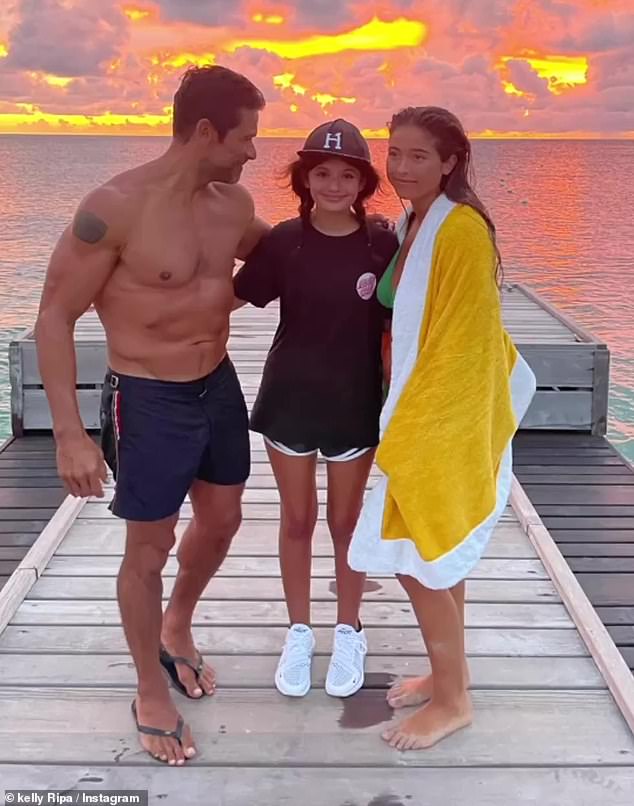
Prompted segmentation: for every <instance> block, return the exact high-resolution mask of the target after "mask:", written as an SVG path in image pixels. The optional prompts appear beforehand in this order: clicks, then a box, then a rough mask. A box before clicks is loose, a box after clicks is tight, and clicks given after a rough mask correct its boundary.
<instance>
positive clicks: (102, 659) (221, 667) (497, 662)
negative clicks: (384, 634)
mask: <svg viewBox="0 0 634 806" xmlns="http://www.w3.org/2000/svg"><path fill="white" fill-rule="evenodd" d="M206 658H207V660H208V662H209V663H211V664H212V665H213V667H214V669H215V671H216V676H217V680H218V685H219V686H220V687H221V688H270V687H271V686H272V685H273V679H274V676H275V669H276V666H277V662H278V655H218V654H213V655H208V656H206ZM39 660H40V659H39V658H37V657H36V658H34V656H33V655H25V654H10V653H7V654H3V653H0V691H1V689H2V687H4V686H74V687H79V686H89V687H97V688H99V687H110V686H114V687H125V686H129V687H132V686H135V685H136V672H135V670H134V664H133V663H132V659H131V658H130V656H129V655H127V654H120V655H112V654H103V655H87V654H83V655H82V656H81V657H80V658H78V657H77V655H75V654H73V655H64V654H61V653H59V652H58V653H57V654H50V655H46V657H45V658H42V660H45V662H44V663H41V662H39ZM329 663H330V657H329V656H328V655H327V654H324V655H318V656H316V657H315V659H314V661H313V667H312V681H313V688H323V687H324V683H325V680H326V673H327V670H328V665H329ZM429 668H430V667H429V661H428V659H427V658H421V657H418V656H414V657H408V656H400V657H392V656H390V655H370V656H369V657H368V658H367V662H366V680H365V688H370V689H386V688H387V687H389V686H390V685H391V683H392V682H394V681H395V680H397V679H399V678H400V677H404V676H409V675H417V674H426V673H427V672H428V670H429ZM469 672H470V675H471V687H472V689H481V688H484V689H494V688H511V689H513V688H515V689H540V690H547V689H576V690H581V689H586V688H589V689H605V688H606V686H605V681H604V680H603V678H602V677H601V675H600V673H599V671H598V669H597V667H596V666H595V664H594V662H593V661H592V660H591V658H587V657H585V658H539V657H536V658H532V657H509V658H505V657H486V656H482V657H477V656H476V657H471V658H470V659H469Z"/></svg>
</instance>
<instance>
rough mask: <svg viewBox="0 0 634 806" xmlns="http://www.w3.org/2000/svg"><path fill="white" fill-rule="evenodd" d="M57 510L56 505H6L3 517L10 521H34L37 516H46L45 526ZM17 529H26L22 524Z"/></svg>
mask: <svg viewBox="0 0 634 806" xmlns="http://www.w3.org/2000/svg"><path fill="white" fill-rule="evenodd" d="M56 511H57V508H56V507H46V508H45V507H29V508H28V509H26V508H17V509H16V508H15V507H10V508H9V507H5V508H4V509H3V510H2V515H3V517H5V518H7V519H8V520H9V521H13V522H15V521H27V522H28V521H32V520H34V519H35V518H45V519H46V520H44V522H43V523H44V526H46V524H47V523H48V522H49V520H50V519H51V518H52V517H53V515H54V514H55V512H56ZM16 531H24V530H23V529H22V527H21V526H20V527H19V529H17V530H16Z"/></svg>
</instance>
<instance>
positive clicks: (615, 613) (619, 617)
mask: <svg viewBox="0 0 634 806" xmlns="http://www.w3.org/2000/svg"><path fill="white" fill-rule="evenodd" d="M596 611H597V615H598V616H599V617H600V619H601V621H603V623H604V624H605V625H606V626H609V627H612V626H615V625H617V624H618V625H627V624H629V625H630V626H631V625H632V624H634V606H632V607H597V608H596Z"/></svg>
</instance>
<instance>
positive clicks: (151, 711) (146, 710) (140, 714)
mask: <svg viewBox="0 0 634 806" xmlns="http://www.w3.org/2000/svg"><path fill="white" fill-rule="evenodd" d="M132 712H133V714H134V717H135V719H136V721H137V728H149V729H151V730H160V731H166V732H170V733H176V734H178V733H179V728H180V727H181V724H182V718H181V715H180V714H179V713H178V711H177V710H176V708H175V707H174V704H173V703H172V701H171V699H170V697H169V695H167V698H166V699H165V698H159V699H150V698H149V697H144V698H141V697H139V696H138V695H137V697H136V699H135V700H134V703H133V708H132ZM139 741H140V743H141V747H143V749H144V750H145V751H146V752H148V753H149V754H150V755H151V756H152V757H153V758H155V759H157V760H158V761H163V762H165V763H166V764H169V765H170V766H182V765H183V764H184V763H185V761H186V760H187V759H190V758H193V757H194V756H195V755H196V746H195V745H194V740H193V738H192V734H191V731H190V729H189V726H188V725H184V724H182V728H181V730H180V740H179V739H178V738H177V737H176V736H167V735H157V736H154V735H150V734H149V733H146V732H144V731H141V730H140V731H139Z"/></svg>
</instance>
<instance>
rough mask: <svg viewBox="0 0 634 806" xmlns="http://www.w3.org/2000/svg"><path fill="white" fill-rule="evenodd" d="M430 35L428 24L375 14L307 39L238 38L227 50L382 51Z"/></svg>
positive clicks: (295, 55) (292, 55)
mask: <svg viewBox="0 0 634 806" xmlns="http://www.w3.org/2000/svg"><path fill="white" fill-rule="evenodd" d="M426 35H427V27H426V26H425V25H424V23H422V22H418V21H415V20H406V19H403V18H400V19H398V20H394V21H392V22H383V21H382V20H379V19H377V18H376V17H375V18H374V19H372V20H371V21H370V22H368V23H367V24H366V25H362V26H361V27H360V28H355V29H354V30H352V31H348V32H346V33H343V34H332V35H322V34H316V35H314V36H310V37H307V38H306V39H298V40H295V41H293V40H290V39H289V40H272V39H237V40H234V41H232V42H229V43H228V44H227V45H226V46H225V50H226V51H227V52H229V53H233V52H235V51H236V50H237V49H238V48H244V47H246V48H251V49H253V50H265V51H268V52H269V53H274V54H276V55H277V56H281V57H282V58H284V59H305V58H307V57H311V56H324V55H332V54H336V53H342V52H344V51H347V50H357V51H359V50H361V51H383V50H396V49H397V48H408V47H417V46H418V45H421V44H422V42H423V41H424V40H425V37H426Z"/></svg>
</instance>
